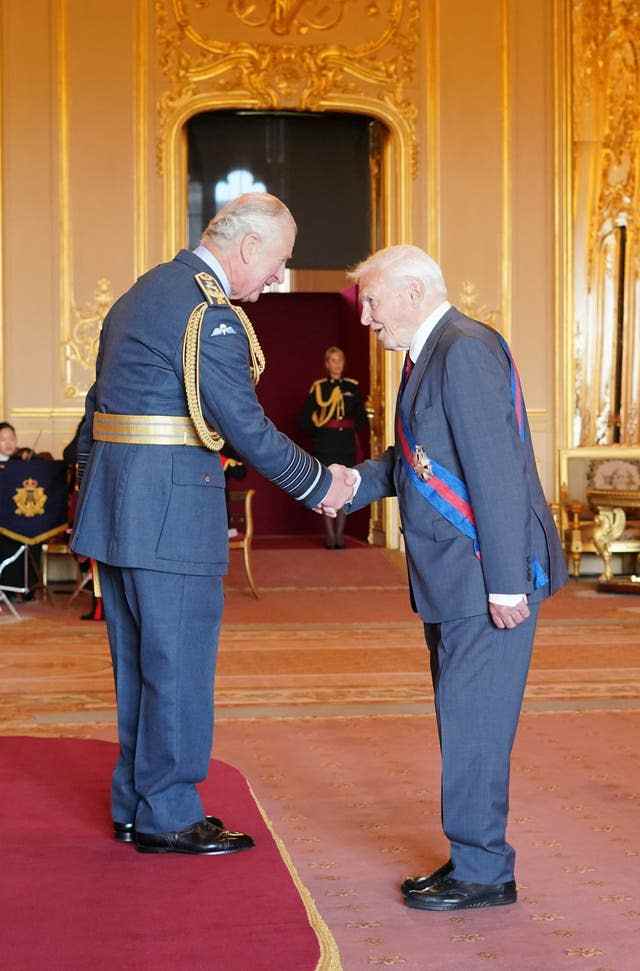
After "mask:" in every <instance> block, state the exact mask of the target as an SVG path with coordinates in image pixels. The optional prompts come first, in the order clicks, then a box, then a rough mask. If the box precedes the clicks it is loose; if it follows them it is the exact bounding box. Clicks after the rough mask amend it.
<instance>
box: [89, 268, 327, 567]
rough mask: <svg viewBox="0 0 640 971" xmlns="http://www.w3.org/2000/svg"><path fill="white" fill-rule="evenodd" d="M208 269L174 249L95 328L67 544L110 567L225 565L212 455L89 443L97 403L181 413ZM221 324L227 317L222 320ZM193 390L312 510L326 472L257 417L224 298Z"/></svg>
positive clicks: (241, 341)
mask: <svg viewBox="0 0 640 971" xmlns="http://www.w3.org/2000/svg"><path fill="white" fill-rule="evenodd" d="M202 272H205V273H211V269H210V267H209V266H207V264H206V263H204V262H203V261H202V260H201V259H199V257H197V256H195V255H194V254H193V253H190V252H188V251H187V250H182V251H181V252H180V253H178V255H177V256H176V257H175V259H173V260H172V261H171V262H169V263H164V264H162V265H160V266H157V267H155V269H153V270H150V271H149V272H148V273H146V274H145V275H144V276H142V277H141V278H140V279H139V280H138V281H137V283H135V284H134V286H133V287H131V289H130V290H128V291H127V293H125V294H124V295H123V296H122V297H120V299H119V300H118V301H117V302H116V303H115V304H114V306H113V307H112V309H111V310H110V312H109V313H108V315H107V317H106V319H105V321H104V325H103V328H102V334H101V339H100V349H99V354H98V361H97V367H96V382H95V384H94V385H93V387H92V388H91V390H90V391H89V393H88V395H87V400H86V408H85V421H84V424H83V426H82V430H81V434H80V438H79V442H78V459H79V464H83V463H84V462H86V472H85V473H84V475H83V477H82V488H81V492H80V497H79V505H78V512H77V515H76V524H75V530H74V535H73V540H72V547H73V549H74V550H75V551H76V552H77V553H80V554H83V555H85V556H91V557H93V558H94V559H96V560H99V561H101V562H103V563H110V564H111V565H113V566H123V567H139V568H144V569H149V570H160V571H163V572H170V573H189V574H200V575H220V574H223V573H225V572H226V570H227V563H228V541H227V514H226V505H225V499H224V475H223V472H222V467H221V464H220V460H219V458H218V456H217V455H215V454H212V453H211V452H210V451H207V450H206V449H204V448H198V447H195V446H184V445H178V446H167V445H123V444H116V443H111V442H100V441H96V442H94V441H93V438H92V420H93V413H94V411H95V410H98V411H102V412H108V413H112V414H125V415H186V414H187V405H186V399H185V392H184V386H183V371H182V337H183V334H184V330H185V326H186V323H187V319H188V317H189V315H190V313H191V311H192V310H193V308H194V307H195V306H196V305H197V304H200V303H202V302H203V299H204V298H203V294H202V291H201V290H200V288H199V286H198V284H197V282H196V280H195V275H196V274H197V273H202ZM221 325H224V326H221ZM201 335H202V336H201V347H200V391H201V398H202V406H203V411H204V415H205V418H206V420H207V421H208V422H209V424H211V425H212V426H213V427H214V428H216V429H217V430H218V431H219V432H220V433H221V434H222V436H223V437H224V438H225V439H226V440H227V441H229V442H230V443H231V444H232V445H233V447H234V448H235V449H236V451H237V452H239V453H240V455H242V456H243V457H244V458H245V459H246V461H247V462H248V463H250V464H251V465H253V466H254V468H256V469H257V470H258V471H259V472H261V473H262V474H263V475H264V476H266V477H267V478H268V479H270V480H271V481H273V482H275V483H276V484H277V485H280V486H281V487H282V488H283V489H284V490H285V491H287V492H288V493H289V494H290V495H291V496H292V497H293V498H294V499H298V500H300V501H303V502H304V503H305V505H307V506H308V507H309V508H313V506H315V505H317V504H318V502H320V500H321V499H322V498H323V497H324V496H325V495H326V493H327V491H328V489H329V486H330V484H331V474H330V473H329V471H328V470H327V469H325V468H324V466H322V465H321V464H320V463H319V462H318V460H317V459H315V458H313V457H312V456H310V455H308V454H307V453H306V452H305V451H303V450H302V449H301V448H299V447H298V446H297V445H296V444H295V443H294V442H292V441H291V440H290V439H289V438H287V437H286V435H283V434H282V433H281V432H279V431H278V430H277V429H276V428H275V427H274V425H273V424H272V423H271V422H270V421H269V419H268V418H267V417H266V416H265V414H264V412H263V410H262V408H261V407H260V404H259V402H258V399H257V398H256V394H255V390H254V387H253V383H252V381H251V376H250V371H249V343H248V340H247V337H246V334H245V332H244V329H243V328H242V325H241V324H240V322H239V320H238V318H237V317H236V315H235V314H234V312H233V310H231V309H230V308H229V307H228V306H226V305H224V306H215V305H214V306H211V307H209V308H208V310H207V311H206V314H205V317H204V322H203V325H202V332H201Z"/></svg>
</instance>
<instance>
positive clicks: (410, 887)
mask: <svg viewBox="0 0 640 971" xmlns="http://www.w3.org/2000/svg"><path fill="white" fill-rule="evenodd" d="M452 872H453V863H452V862H451V860H447V862H446V863H445V864H444V865H443V866H441V867H440V869H439V870H434V871H433V873H429V874H428V875H427V876H425V877H407V879H406V880H405V881H404V883H403V884H402V885H401V887H400V889H401V890H402V892H403V894H404V895H405V897H406V896H407V894H409V893H415V891H416V890H426V889H427V887H432V886H433V884H434V883H438V881H439V880H442V878H443V877H448V876H449V874H450V873H452Z"/></svg>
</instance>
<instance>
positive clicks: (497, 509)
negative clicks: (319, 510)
mask: <svg viewBox="0 0 640 971" xmlns="http://www.w3.org/2000/svg"><path fill="white" fill-rule="evenodd" d="M397 407H399V408H400V409H401V410H402V413H403V415H404V418H405V420H406V421H407V422H408V423H409V426H410V428H411V430H412V432H413V435H414V436H415V439H416V441H417V442H418V443H419V444H420V445H422V446H423V448H424V451H425V453H426V454H427V455H428V456H429V457H430V458H432V459H434V460H435V461H436V462H438V463H439V464H440V465H442V466H444V467H445V468H446V469H447V470H448V471H449V472H451V473H453V474H454V475H456V476H458V478H460V479H462V480H463V481H464V483H465V484H466V487H467V490H468V492H469V496H470V499H471V505H472V507H473V511H474V514H475V518H476V527H477V531H478V538H479V543H480V549H481V558H480V559H478V558H477V556H476V555H475V552H474V546H473V541H472V540H471V539H469V538H467V537H466V536H465V535H464V534H463V533H461V532H460V531H459V530H458V529H457V528H456V527H455V526H453V525H452V524H451V523H450V522H449V521H448V520H447V519H445V518H444V517H443V516H442V515H441V514H440V513H439V512H437V511H436V509H434V508H433V506H432V505H431V504H430V503H429V502H428V501H427V500H426V499H425V498H424V497H423V496H422V495H421V494H420V493H419V492H418V491H417V489H416V488H415V486H414V485H413V484H412V482H411V480H410V478H409V476H408V474H407V472H406V470H405V467H404V464H403V461H402V458H401V452H400V446H399V444H398V442H396V444H395V445H393V446H391V447H390V448H388V449H387V450H386V452H385V453H384V454H383V455H382V456H381V457H380V458H378V459H374V460H369V461H367V462H364V463H363V464H362V465H360V466H358V470H359V472H360V474H361V475H362V482H361V485H360V488H359V489H358V492H357V494H356V497H355V501H354V502H353V504H352V506H351V509H352V510H356V509H359V508H361V507H362V506H364V505H366V504H368V503H370V502H373V501H374V500H376V499H381V498H382V497H384V496H393V495H397V497H398V502H399V506H400V516H401V521H402V530H403V533H404V539H405V545H406V552H407V565H408V570H409V580H410V585H411V593H412V604H413V606H414V609H415V610H416V611H417V612H418V613H419V614H420V616H421V617H422V618H423V619H424V620H425V621H426V622H430V623H440V622H442V621H446V620H455V619H459V618H463V617H470V616H473V615H476V614H480V613H486V611H487V609H488V607H487V602H488V595H489V593H514V594H517V593H526V594H527V595H528V597H529V600H530V601H532V602H535V601H538V600H541V599H543V598H544V597H547V596H549V595H550V594H552V593H554V592H555V591H556V590H557V589H558V588H559V587H560V586H562V585H563V584H564V583H565V582H566V579H567V572H566V567H565V562H564V556H563V554H562V549H561V546H560V541H559V537H558V534H557V531H556V528H555V525H554V522H553V519H552V517H551V515H550V513H549V510H548V507H547V503H546V500H545V497H544V493H543V491H542V487H541V485H540V480H539V478H538V473H537V470H536V465H535V459H534V454H533V449H532V446H531V434H530V431H529V425H528V421H527V418H526V412H525V415H524V421H525V427H526V437H525V441H524V442H522V441H521V440H520V438H519V436H518V430H517V426H516V418H515V411H514V407H513V403H512V397H511V386H510V366H509V360H508V358H507V355H506V354H505V352H504V350H503V348H502V347H501V345H500V343H499V341H498V338H497V335H496V333H495V332H494V331H493V330H492V329H491V328H490V327H486V326H485V325H484V324H481V323H479V322H478V321H475V320H471V319H470V318H469V317H465V316H464V314H462V313H460V312H459V311H458V310H457V309H456V308H455V307H452V308H451V309H450V310H448V311H447V313H446V314H445V316H444V317H443V319H442V320H441V321H440V322H439V323H438V325H437V326H436V327H435V328H434V330H433V332H432V333H431V335H430V336H429V339H428V340H427V342H426V344H425V346H424V348H423V349H422V352H421V354H420V357H419V358H418V360H417V362H416V364H415V366H414V368H413V371H412V372H411V375H410V377H409V380H408V382H407V385H406V387H405V389H404V393H403V394H402V398H401V400H400V401H399V402H398V406H397ZM536 559H537V560H538V562H539V563H540V565H541V566H542V568H543V569H544V571H545V572H546V574H547V577H548V578H549V582H548V583H547V584H546V586H543V587H540V588H539V589H537V590H534V566H533V564H534V561H535V560H536Z"/></svg>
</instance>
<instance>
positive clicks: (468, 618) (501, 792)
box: [350, 246, 567, 911]
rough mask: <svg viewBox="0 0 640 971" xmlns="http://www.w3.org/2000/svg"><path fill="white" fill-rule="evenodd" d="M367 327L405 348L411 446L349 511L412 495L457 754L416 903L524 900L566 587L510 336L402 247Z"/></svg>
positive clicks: (416, 587)
mask: <svg viewBox="0 0 640 971" xmlns="http://www.w3.org/2000/svg"><path fill="white" fill-rule="evenodd" d="M353 277H354V279H355V280H356V281H357V282H358V283H359V285H360V298H361V301H362V323H363V324H366V325H368V326H369V327H371V329H372V330H373V331H375V333H376V335H377V337H378V339H379V340H381V341H382V342H383V344H384V346H385V348H387V349H389V350H394V351H406V352H407V353H406V357H405V364H404V368H403V375H402V381H401V385H400V389H399V392H398V400H397V406H396V441H395V444H394V445H393V446H391V447H390V448H388V449H387V451H386V452H385V453H384V454H383V455H382V456H381V457H380V458H378V459H375V460H370V461H368V462H365V463H363V464H362V465H360V466H358V468H357V471H358V472H359V473H360V476H361V481H360V483H359V485H358V486H357V491H356V495H355V499H354V501H353V503H352V505H351V506H350V509H351V510H356V509H358V508H360V507H362V506H364V505H366V504H367V503H370V502H372V501H374V500H376V499H381V498H382V497H383V496H397V497H398V502H399V506H400V516H401V520H402V531H403V535H404V540H405V544H406V556H407V565H408V571H409V579H410V587H411V599H412V605H413V607H414V609H415V610H416V611H417V613H419V615H420V617H421V618H422V620H423V621H424V628H425V635H426V641H427V645H428V648H429V652H430V658H431V672H432V677H433V685H434V692H435V706H436V715H437V722H438V730H439V736H440V747H441V755H442V823H443V828H444V832H445V834H446V836H447V837H448V839H449V841H450V844H451V855H450V859H449V861H448V862H447V863H445V864H444V865H443V866H442V867H440V869H438V870H436V871H435V872H434V873H431V874H428V875H426V876H417V877H413V878H410V879H407V880H405V882H404V883H403V885H402V892H403V894H404V899H405V902H406V903H407V904H408V906H410V907H414V908H418V909H423V910H432V911H443V910H444V911H450V910H459V909H464V908H470V907H492V906H498V905H503V904H511V903H514V902H515V901H516V897H517V892H516V884H515V880H514V857H515V854H514V851H513V849H512V847H511V846H510V845H509V844H508V843H507V841H506V826H507V812H508V804H509V763H510V755H511V748H512V745H513V740H514V736H515V732H516V727H517V723H518V718H519V714H520V708H521V703H522V696H523V693H524V687H525V681H526V677H527V672H528V668H529V662H530V657H531V650H532V645H533V638H534V632H535V626H536V618H537V614H538V607H539V603H540V601H541V600H543V599H544V598H545V597H548V596H550V595H551V594H553V593H554V592H555V591H556V590H557V589H558V588H559V587H560V586H562V584H564V583H565V581H566V576H567V574H566V569H565V565H564V559H563V556H562V551H561V548H560V543H559V539H558V535H557V532H556V529H555V526H554V523H553V520H552V518H551V516H550V515H549V511H548V508H547V504H546V502H545V498H544V494H543V491H542V487H541V485H540V481H539V479H538V474H537V472H536V466H535V459H534V454H533V449H532V445H531V435H530V431H529V426H528V422H527V415H526V411H525V407H524V401H523V398H522V389H521V386H520V381H519V377H518V373H517V369H516V366H515V363H514V361H513V358H512V356H511V352H510V350H509V347H508V346H507V343H506V341H505V340H504V339H503V338H502V337H501V336H500V335H499V334H498V333H497V332H496V331H495V330H493V329H492V328H490V327H487V326H485V325H484V324H481V323H479V322H478V321H476V320H471V319H470V318H469V317H466V316H465V315H464V314H462V313H460V312H459V311H458V310H456V309H455V307H452V306H451V304H450V303H448V301H447V290H446V287H445V283H444V280H443V277H442V273H441V271H440V267H439V266H438V265H437V263H435V262H434V261H433V260H432V259H431V258H430V257H429V256H428V255H427V254H426V253H425V252H423V251H422V250H421V249H419V248H418V247H415V246H392V247H389V248H388V249H385V250H381V251H380V252H378V253H376V254H374V255H373V256H372V257H370V258H369V259H368V260H366V261H365V262H364V263H362V264H361V265H360V266H358V267H357V268H356V270H355V271H354V273H353Z"/></svg>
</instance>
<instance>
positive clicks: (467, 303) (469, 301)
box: [457, 280, 501, 327]
mask: <svg viewBox="0 0 640 971" xmlns="http://www.w3.org/2000/svg"><path fill="white" fill-rule="evenodd" d="M457 306H458V307H459V308H460V310H461V311H462V312H463V314H466V315H467V317H473V319H474V320H481V321H482V322H483V323H485V324H491V326H492V327H498V326H499V325H498V321H499V318H500V316H501V314H500V311H499V310H490V309H489V307H487V305H486V304H484V303H480V291H479V290H478V288H477V286H476V285H475V283H471V282H470V281H469V280H464V281H463V283H462V287H461V289H460V294H459V296H458V300H457Z"/></svg>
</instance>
